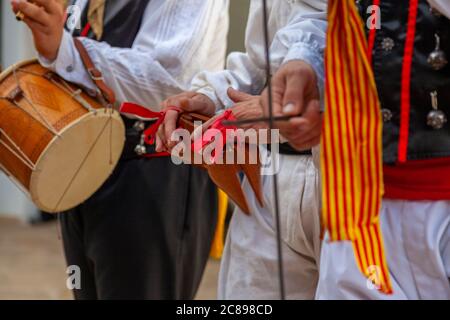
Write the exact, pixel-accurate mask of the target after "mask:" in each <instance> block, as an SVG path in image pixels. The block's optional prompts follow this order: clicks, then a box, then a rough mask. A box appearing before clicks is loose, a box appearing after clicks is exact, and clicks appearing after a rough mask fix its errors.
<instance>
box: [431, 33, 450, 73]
mask: <svg viewBox="0 0 450 320" xmlns="http://www.w3.org/2000/svg"><path fill="white" fill-rule="evenodd" d="M434 36H435V38H436V48H435V49H434V51H433V52H431V53H430V55H429V56H428V63H429V64H430V65H431V67H432V68H433V69H434V70H436V71H438V70H441V69H442V68H444V67H445V66H446V65H447V63H448V60H447V57H446V55H445V52H444V51H442V50H441V38H439V35H438V34H435V35H434Z"/></svg>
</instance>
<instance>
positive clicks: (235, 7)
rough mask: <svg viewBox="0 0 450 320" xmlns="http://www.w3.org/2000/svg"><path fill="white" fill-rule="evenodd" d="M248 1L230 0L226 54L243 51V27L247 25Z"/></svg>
mask: <svg viewBox="0 0 450 320" xmlns="http://www.w3.org/2000/svg"><path fill="white" fill-rule="evenodd" d="M249 7H250V0H230V31H229V37H228V52H233V51H242V52H244V51H245V48H244V40H245V27H246V25H247V18H248V11H249Z"/></svg>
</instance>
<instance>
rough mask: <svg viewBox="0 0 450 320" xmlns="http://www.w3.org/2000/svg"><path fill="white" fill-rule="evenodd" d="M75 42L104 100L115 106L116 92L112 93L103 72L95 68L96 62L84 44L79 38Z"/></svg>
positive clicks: (74, 39)
mask: <svg viewBox="0 0 450 320" xmlns="http://www.w3.org/2000/svg"><path fill="white" fill-rule="evenodd" d="M73 41H74V43H75V47H76V48H77V50H78V53H79V54H80V57H81V61H83V64H84V67H85V68H86V70H87V72H88V74H89V76H90V77H91V79H92V81H93V82H94V84H95V85H96V86H97V88H98V89H99V91H100V93H101V95H102V98H104V99H105V100H106V101H107V102H108V103H109V104H111V105H113V106H114V104H115V102H116V96H115V94H114V91H112V90H111V88H110V87H108V86H107V85H106V83H105V79H104V78H103V75H102V73H101V71H100V70H98V69H97V68H96V67H95V65H94V62H93V61H92V59H91V57H90V56H89V53H88V52H87V50H86V48H85V47H84V45H83V43H82V42H81V41H80V40H79V39H77V38H73Z"/></svg>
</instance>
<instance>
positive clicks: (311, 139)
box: [280, 100, 322, 150]
mask: <svg viewBox="0 0 450 320" xmlns="http://www.w3.org/2000/svg"><path fill="white" fill-rule="evenodd" d="M321 131H322V115H321V113H320V105H319V102H318V101H317V100H312V101H311V102H310V103H309V104H308V107H307V108H306V110H305V113H304V115H303V116H302V117H298V118H293V119H291V120H290V121H289V122H286V123H284V124H283V126H282V127H280V132H281V134H282V135H283V136H284V137H285V138H287V139H288V140H289V143H290V144H291V145H292V146H294V147H295V148H296V149H301V150H307V149H309V148H311V147H312V146H315V145H317V144H318V143H319V141H320V135H321Z"/></svg>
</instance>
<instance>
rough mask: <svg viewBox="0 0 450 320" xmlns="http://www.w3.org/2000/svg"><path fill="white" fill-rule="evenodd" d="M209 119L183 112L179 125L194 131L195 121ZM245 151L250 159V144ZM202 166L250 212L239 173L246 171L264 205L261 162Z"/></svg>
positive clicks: (227, 192) (246, 157) (229, 194)
mask: <svg viewBox="0 0 450 320" xmlns="http://www.w3.org/2000/svg"><path fill="white" fill-rule="evenodd" d="M209 119H210V117H207V116H204V115H201V114H197V113H183V114H182V115H181V116H180V119H179V126H180V127H181V128H183V129H186V130H188V131H189V132H191V133H192V132H193V131H194V130H195V127H194V122H203V123H204V122H207V121H208V120H209ZM245 153H246V154H245V159H249V150H248V146H246V150H245ZM235 160H236V159H235ZM201 167H202V168H204V169H205V170H207V171H208V174H209V176H210V178H211V180H212V181H213V182H214V183H215V184H216V185H217V186H218V187H219V188H220V189H222V190H223V191H224V192H225V193H226V194H227V195H228V196H229V197H230V198H231V200H233V201H234V202H235V203H236V205H238V206H239V207H240V208H241V210H242V211H243V212H244V213H246V214H250V207H249V205H248V202H247V199H246V197H245V194H244V192H243V190H242V186H241V180H240V178H239V173H240V172H242V173H244V174H245V176H246V177H247V179H248V181H249V183H250V185H251V187H252V189H253V192H254V193H255V195H256V198H257V199H258V201H259V203H260V205H261V206H263V195H262V187H261V173H260V171H261V164H260V162H259V161H258V162H257V163H256V164H247V163H246V164H237V161H235V163H234V164H227V163H224V164H216V163H213V164H206V163H203V164H202V165H201Z"/></svg>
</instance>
